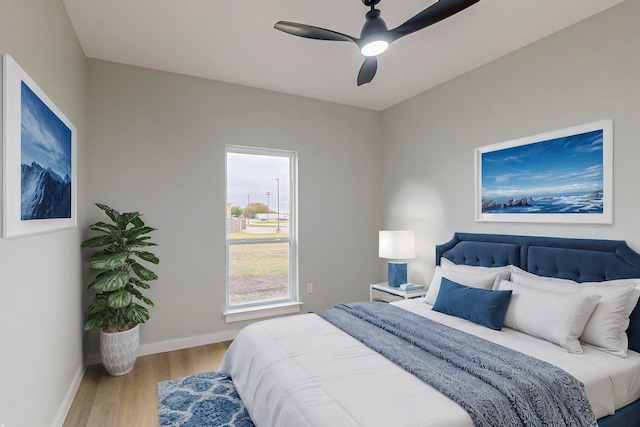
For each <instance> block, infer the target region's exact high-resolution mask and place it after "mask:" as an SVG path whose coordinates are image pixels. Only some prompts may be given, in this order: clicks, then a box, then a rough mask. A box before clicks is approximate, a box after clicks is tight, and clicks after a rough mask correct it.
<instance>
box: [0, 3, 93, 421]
mask: <svg viewBox="0 0 640 427" xmlns="http://www.w3.org/2000/svg"><path fill="white" fill-rule="evenodd" d="M0 11H1V12H0V53H8V54H10V55H11V56H12V57H13V58H14V59H15V60H16V61H17V62H18V64H19V65H20V66H21V67H22V68H23V69H24V70H25V71H26V72H27V74H29V76H30V77H31V78H32V79H33V80H35V81H36V83H37V84H38V86H40V88H42V90H43V91H44V92H45V93H46V94H47V96H48V97H49V98H51V100H52V101H53V102H54V103H55V104H56V105H57V107H58V108H60V110H62V112H63V113H64V114H65V116H67V118H68V119H69V120H71V122H73V124H74V125H75V126H76V127H77V130H78V166H79V171H78V181H79V188H78V214H79V219H80V222H82V221H83V217H84V211H85V209H84V200H85V198H84V192H85V186H84V178H85V176H84V160H83V157H84V151H85V150H84V144H85V59H84V55H83V53H82V50H81V49H80V45H79V43H78V41H77V39H76V36H75V33H74V32H73V28H72V27H71V24H70V22H69V19H68V17H67V14H66V11H65V8H64V6H63V4H62V0H57V1H50V0H20V1H15V0H0ZM0 168H1V166H0ZM80 241H81V227H78V228H76V229H70V230H64V231H56V232H53V233H47V234H41V235H34V236H29V237H22V238H16V239H12V240H1V239H0V260H2V261H1V266H2V267H1V268H0V295H1V296H0V325H2V328H1V330H0V424H2V423H5V424H6V426H7V427H21V426H51V425H61V424H62V422H63V421H64V417H65V415H66V411H67V409H68V406H69V405H70V404H71V401H72V399H73V397H74V396H73V394H74V393H75V387H76V386H77V384H79V380H80V378H81V375H82V372H83V364H82V304H81V293H82V292H83V288H84V285H83V284H82V282H81V264H80V250H79V246H80Z"/></svg>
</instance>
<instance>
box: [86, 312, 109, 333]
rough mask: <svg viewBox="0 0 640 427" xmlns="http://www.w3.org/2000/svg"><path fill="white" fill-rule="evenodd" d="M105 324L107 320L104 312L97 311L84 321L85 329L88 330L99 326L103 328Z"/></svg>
mask: <svg viewBox="0 0 640 427" xmlns="http://www.w3.org/2000/svg"><path fill="white" fill-rule="evenodd" d="M105 325H106V322H105V320H104V317H103V316H102V314H101V313H96V314H92V315H91V316H89V317H88V318H87V320H86V321H85V322H84V330H85V331H88V330H90V329H98V328H102V327H103V326H105Z"/></svg>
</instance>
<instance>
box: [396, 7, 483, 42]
mask: <svg viewBox="0 0 640 427" xmlns="http://www.w3.org/2000/svg"><path fill="white" fill-rule="evenodd" d="M479 1H480V0H439V1H438V2H437V3H435V4H433V5H431V6H429V7H428V8H426V9H425V10H423V11H422V12H420V13H418V14H417V15H415V16H414V17H413V18H410V19H409V20H407V21H406V22H404V23H403V24H401V25H399V26H398V27H396V28H393V29H391V30H389V36H390V37H391V39H392V40H397V39H399V38H400V37H404V36H406V35H408V34H411V33H415V32H416V31H419V30H422V29H423V28H426V27H428V26H430V25H433V24H436V23H438V22H440V21H442V20H443V19H447V18H448V17H450V16H452V15H455V14H456V13H458V12H461V11H463V10H464V9H466V8H468V7H469V6H472V5H474V4H476V3H478V2H479Z"/></svg>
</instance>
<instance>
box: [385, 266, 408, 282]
mask: <svg viewBox="0 0 640 427" xmlns="http://www.w3.org/2000/svg"><path fill="white" fill-rule="evenodd" d="M388 280H389V286H391V287H394V288H399V287H400V285H402V284H404V283H407V263H406V262H390V263H389V270H388Z"/></svg>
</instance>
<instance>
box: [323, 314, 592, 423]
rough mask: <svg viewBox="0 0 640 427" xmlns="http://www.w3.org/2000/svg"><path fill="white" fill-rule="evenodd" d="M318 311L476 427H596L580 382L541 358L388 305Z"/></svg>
mask: <svg viewBox="0 0 640 427" xmlns="http://www.w3.org/2000/svg"><path fill="white" fill-rule="evenodd" d="M318 315H319V316H321V317H322V318H324V319H325V320H327V321H328V322H330V323H332V324H334V325H335V326H337V327H338V328H340V329H342V330H343V331H345V332H347V333H348V334H350V335H352V336H353V337H354V338H356V339H358V340H359V341H361V342H362V343H364V344H365V345H367V346H368V347H370V348H372V349H374V350H376V351H377V352H378V353H380V354H382V355H383V356H385V357H387V358H388V359H389V360H391V361H392V362H394V363H396V364H397V365H399V366H401V367H402V368H404V369H405V370H407V371H408V372H410V373H412V374H413V375H415V376H416V377H418V378H420V379H421V380H423V381H424V382H426V383H427V384H429V385H431V386H432V387H433V388H435V389H436V390H438V391H439V392H440V393H442V394H444V395H445V396H447V397H448V398H450V399H451V400H453V401H454V402H456V403H458V404H459V405H460V406H462V407H463V408H464V409H465V410H466V411H467V412H468V413H469V415H470V416H471V418H472V419H473V422H474V423H475V425H476V426H477V427H484V426H496V427H497V426H501V427H502V426H504V427H516V426H531V427H534V426H535V427H537V426H541V427H542V426H553V427H561V426H575V427H593V426H597V425H598V424H597V422H596V418H595V415H594V414H593V410H592V409H591V406H590V404H589V401H588V400H587V396H586V392H585V389H584V385H583V384H582V383H581V382H580V381H578V380H577V379H575V378H574V377H573V376H571V375H569V374H568V373H567V372H565V371H564V370H562V369H560V368H558V367H556V366H554V365H551V364H549V363H547V362H544V361H541V360H538V359H535V358H533V357H531V356H528V355H526V354H523V353H520V352H518V351H515V350H512V349H509V348H506V347H503V346H501V345H498V344H495V343H493V342H491V341H487V340H484V339H482V338H478V337H476V336H474V335H470V334H467V333H465V332H462V331H459V330H457V329H453V328H450V327H448V326H446V325H442V324H440V323H438V322H435V321H432V320H429V319H426V318H424V317H422V316H419V315H417V314H414V313H411V312H409V311H407V310H403V309H401V308H398V307H395V306H393V305H391V304H385V303H380V302H362V303H354V304H341V305H338V306H336V307H335V308H332V309H329V310H325V311H322V312H320V313H318Z"/></svg>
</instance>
